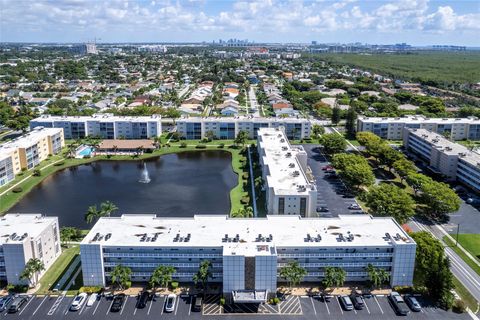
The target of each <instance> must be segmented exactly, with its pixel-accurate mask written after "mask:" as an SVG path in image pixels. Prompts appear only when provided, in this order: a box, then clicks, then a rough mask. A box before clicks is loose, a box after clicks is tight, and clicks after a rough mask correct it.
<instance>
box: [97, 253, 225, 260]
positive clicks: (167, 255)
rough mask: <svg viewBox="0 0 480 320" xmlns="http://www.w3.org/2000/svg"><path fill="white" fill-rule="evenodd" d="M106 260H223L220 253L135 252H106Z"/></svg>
mask: <svg viewBox="0 0 480 320" xmlns="http://www.w3.org/2000/svg"><path fill="white" fill-rule="evenodd" d="M103 256H104V257H106V258H199V259H203V258H219V259H220V258H222V257H223V256H222V254H218V253H201V254H196V253H147V252H145V253H134V252H131V253H130V252H128V253H127V252H104V253H103Z"/></svg>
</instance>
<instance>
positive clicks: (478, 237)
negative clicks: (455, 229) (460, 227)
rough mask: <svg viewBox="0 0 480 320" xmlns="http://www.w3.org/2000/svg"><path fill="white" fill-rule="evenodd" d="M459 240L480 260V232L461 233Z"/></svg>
mask: <svg viewBox="0 0 480 320" xmlns="http://www.w3.org/2000/svg"><path fill="white" fill-rule="evenodd" d="M458 242H460V244H461V245H462V247H464V248H465V249H466V250H467V251H468V252H470V253H471V254H472V256H474V257H476V258H477V260H478V262H480V234H468V233H462V234H459V235H458Z"/></svg>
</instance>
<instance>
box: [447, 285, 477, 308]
mask: <svg viewBox="0 0 480 320" xmlns="http://www.w3.org/2000/svg"><path fill="white" fill-rule="evenodd" d="M453 285H454V286H455V291H456V292H457V293H458V295H459V296H460V298H462V300H463V302H465V304H466V305H467V307H469V308H470V310H472V311H473V312H475V311H477V310H478V309H477V308H478V302H477V300H476V299H475V297H474V296H472V294H471V293H470V291H468V290H467V288H465V287H464V286H463V284H462V283H461V282H460V281H459V280H458V279H457V277H453Z"/></svg>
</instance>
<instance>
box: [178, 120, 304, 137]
mask: <svg viewBox="0 0 480 320" xmlns="http://www.w3.org/2000/svg"><path fill="white" fill-rule="evenodd" d="M279 127H284V129H285V133H286V134H287V137H288V138H289V139H303V138H308V137H310V131H311V123H310V121H309V120H308V119H303V118H254V117H248V116H243V117H242V116H238V117H234V118H222V117H206V118H200V117H190V118H184V119H180V120H178V121H177V132H178V133H179V134H180V136H181V137H182V138H185V139H188V140H197V139H203V138H204V137H205V134H206V133H207V132H209V131H211V132H213V134H214V136H215V137H216V138H217V139H235V137H236V136H237V134H238V132H240V131H246V132H247V133H248V135H249V138H250V139H256V138H257V131H258V130H259V129H260V128H279Z"/></svg>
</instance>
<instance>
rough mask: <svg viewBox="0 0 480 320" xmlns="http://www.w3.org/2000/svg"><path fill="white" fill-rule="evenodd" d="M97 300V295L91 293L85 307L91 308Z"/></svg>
mask: <svg viewBox="0 0 480 320" xmlns="http://www.w3.org/2000/svg"><path fill="white" fill-rule="evenodd" d="M97 300H98V294H97V293H92V294H91V295H90V297H88V300H87V307H91V306H93V304H94V303H95V301H97Z"/></svg>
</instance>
